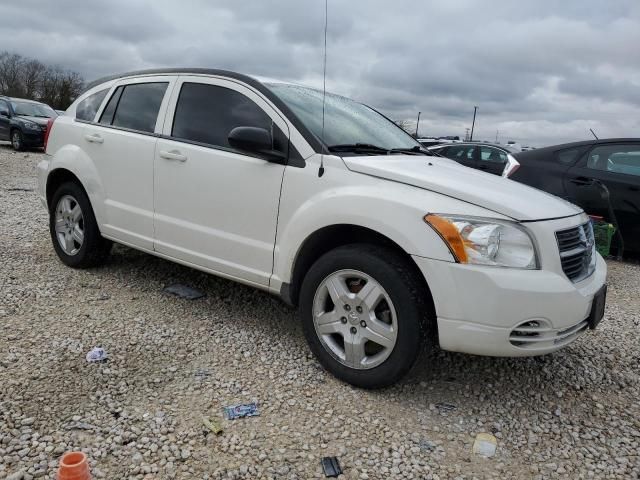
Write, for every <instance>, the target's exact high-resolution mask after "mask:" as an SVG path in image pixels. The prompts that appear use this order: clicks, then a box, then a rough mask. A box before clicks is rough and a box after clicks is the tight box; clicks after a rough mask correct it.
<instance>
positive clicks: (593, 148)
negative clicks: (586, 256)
mask: <svg viewBox="0 0 640 480" xmlns="http://www.w3.org/2000/svg"><path fill="white" fill-rule="evenodd" d="M515 157H516V159H517V160H518V162H520V168H519V169H518V170H516V172H515V173H514V174H513V175H512V176H511V177H510V178H511V179H512V180H515V181H517V182H521V183H525V184H527V185H531V186H532V187H536V188H539V189H541V190H544V191H546V192H549V193H552V194H554V195H557V196H559V197H562V198H565V199H567V200H568V201H570V202H572V203H575V204H576V205H579V206H580V207H582V208H583V209H584V211H585V212H587V213H588V214H589V215H597V216H601V217H603V218H604V219H605V220H607V221H609V222H612V221H613V219H612V218H611V215H610V213H609V209H608V203H607V199H606V194H605V193H603V189H602V187H601V186H599V182H600V183H601V184H603V185H605V186H606V187H607V189H608V190H609V201H610V203H611V207H612V209H613V212H614V216H615V218H616V219H617V221H618V226H619V229H620V233H621V234H622V238H623V240H624V248H625V250H629V251H633V252H640V138H611V139H600V140H587V141H583V142H574V143H566V144H563V145H555V146H552V147H545V148H539V149H536V150H530V151H526V152H521V153H517V154H515ZM613 243H614V245H615V243H616V242H615V239H614V242H613Z"/></svg>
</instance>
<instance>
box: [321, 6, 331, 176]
mask: <svg viewBox="0 0 640 480" xmlns="http://www.w3.org/2000/svg"><path fill="white" fill-rule="evenodd" d="M328 4H329V0H324V65H323V70H322V133H321V134H320V137H321V138H320V140H321V141H322V154H321V155H320V168H319V169H318V178H320V177H321V176H322V175H324V105H325V101H326V98H327V23H328V21H329V6H328Z"/></svg>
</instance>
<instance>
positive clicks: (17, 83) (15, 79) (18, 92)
mask: <svg viewBox="0 0 640 480" xmlns="http://www.w3.org/2000/svg"><path fill="white" fill-rule="evenodd" d="M23 65H24V59H23V58H22V57H21V56H20V55H17V54H15V53H13V54H10V53H9V52H4V53H3V54H2V55H1V57H0V92H1V93H4V94H5V95H9V96H15V97H20V96H23V95H24V87H23V85H22V79H21V76H22V75H21V73H22V67H23Z"/></svg>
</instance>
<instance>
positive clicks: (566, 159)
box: [554, 147, 584, 165]
mask: <svg viewBox="0 0 640 480" xmlns="http://www.w3.org/2000/svg"><path fill="white" fill-rule="evenodd" d="M583 150H584V148H583V147H576V148H567V149H565V150H558V151H557V152H556V153H555V156H554V157H555V159H556V161H557V162H558V163H562V164H564V165H571V164H573V163H575V161H576V160H577V159H578V157H579V156H580V153H582V151H583Z"/></svg>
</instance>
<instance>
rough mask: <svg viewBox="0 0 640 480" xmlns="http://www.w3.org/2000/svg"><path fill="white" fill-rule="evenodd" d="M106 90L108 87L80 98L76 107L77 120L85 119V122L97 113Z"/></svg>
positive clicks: (89, 120) (90, 120)
mask: <svg viewBox="0 0 640 480" xmlns="http://www.w3.org/2000/svg"><path fill="white" fill-rule="evenodd" d="M108 91H109V89H108V88H105V89H104V90H100V91H99V92H96V93H93V94H91V95H89V96H88V97H87V98H85V99H84V100H82V101H81V102H80V103H79V104H78V106H77V107H76V118H77V119H78V120H86V121H87V122H92V121H93V119H94V118H95V116H96V113H98V109H99V108H100V105H102V101H103V100H104V97H106V96H107V92H108Z"/></svg>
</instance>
